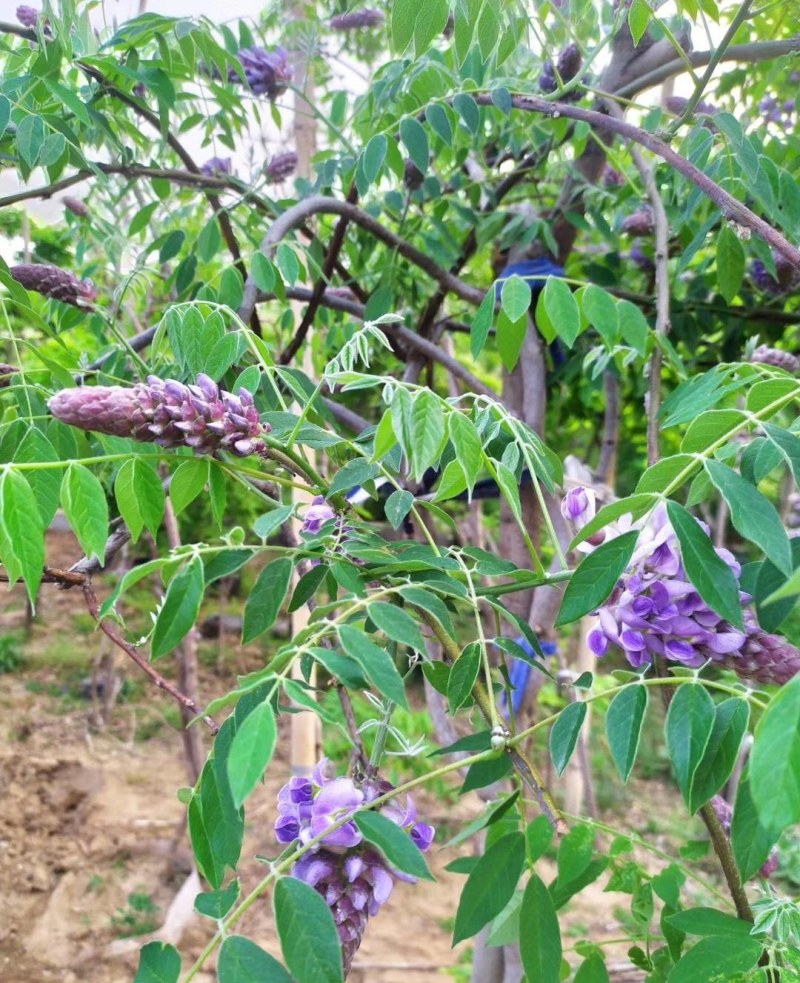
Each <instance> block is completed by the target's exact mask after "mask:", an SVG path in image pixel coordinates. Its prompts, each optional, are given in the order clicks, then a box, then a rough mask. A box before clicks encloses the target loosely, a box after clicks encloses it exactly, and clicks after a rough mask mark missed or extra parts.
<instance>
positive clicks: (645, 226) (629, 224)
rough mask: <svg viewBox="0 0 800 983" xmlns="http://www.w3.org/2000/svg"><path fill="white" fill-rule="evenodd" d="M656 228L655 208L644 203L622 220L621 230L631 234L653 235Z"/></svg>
mask: <svg viewBox="0 0 800 983" xmlns="http://www.w3.org/2000/svg"><path fill="white" fill-rule="evenodd" d="M654 230H655V220H654V218H653V209H652V208H651V207H650V206H649V205H643V206H642V207H641V208H639V209H637V211H635V212H632V213H631V214H630V215H628V216H626V217H625V218H624V219H623V220H622V225H621V226H620V231H621V232H622V233H623V234H624V235H629V236H651V235H652V234H653V232H654Z"/></svg>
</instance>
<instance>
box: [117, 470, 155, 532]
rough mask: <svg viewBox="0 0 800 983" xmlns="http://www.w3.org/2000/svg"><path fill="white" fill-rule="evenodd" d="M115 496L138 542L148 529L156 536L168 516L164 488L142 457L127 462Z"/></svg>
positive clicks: (121, 512) (119, 478)
mask: <svg viewBox="0 0 800 983" xmlns="http://www.w3.org/2000/svg"><path fill="white" fill-rule="evenodd" d="M114 496H115V497H116V499H117V506H118V508H119V512H120V515H121V516H122V518H123V519H124V520H125V525H126V526H127V527H128V529H129V530H130V533H131V539H132V541H133V542H134V543H135V542H136V540H137V539H138V538H139V536H140V535H141V532H142V529H144V528H145V527H147V529H148V530H149V531H150V532H151V533H153V534H154V535H155V533H156V531H157V529H158V527H159V526H160V525H161V519H162V518H163V516H164V489H163V487H162V485H161V479H160V478H159V477H158V475H157V474H156V472H155V471H154V470H153V469H152V468H151V467H148V466H147V464H145V462H144V461H142V460H141V459H140V458H138V457H133V458H131V459H130V460H128V461H126V462H125V463H124V464H123V465H122V467H121V468H120V469H119V471H118V472H117V477H116V480H115V481H114Z"/></svg>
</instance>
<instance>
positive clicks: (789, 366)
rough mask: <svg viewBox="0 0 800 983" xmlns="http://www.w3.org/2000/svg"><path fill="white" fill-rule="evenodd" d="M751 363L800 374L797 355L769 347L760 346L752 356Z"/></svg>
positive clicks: (799, 362)
mask: <svg viewBox="0 0 800 983" xmlns="http://www.w3.org/2000/svg"><path fill="white" fill-rule="evenodd" d="M750 361H751V362H757V363H760V364H761V365H772V366H774V367H775V368H776V369H784V370H785V371H786V372H791V373H792V374H795V375H796V374H797V373H798V372H800V359H799V358H797V356H796V355H792V353H791V352H785V351H783V350H782V349H780V348H769V347H768V346H767V345H759V346H758V348H756V350H755V351H754V352H753V354H752V355H751V356H750Z"/></svg>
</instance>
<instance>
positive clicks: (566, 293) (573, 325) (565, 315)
mask: <svg viewBox="0 0 800 983" xmlns="http://www.w3.org/2000/svg"><path fill="white" fill-rule="evenodd" d="M542 303H543V304H544V308H545V310H546V311H547V316H548V318H549V320H550V323H551V324H552V325H553V328H554V330H555V332H556V334H557V335H558V337H559V338H561V340H562V341H563V342H564V343H565V344H566V346H567V348H572V346H573V345H574V344H575V341H576V339H577V337H578V335H579V334H580V333H581V314H580V311H579V310H578V303H577V301H576V300H575V297H574V295H573V293H572V291H571V290H570V289H569V287H568V286H567V284H566V283H564V281H563V280H561V279H560V278H559V277H555V276H550V277H548V278H547V280H546V281H545V285H544V290H543V291H542Z"/></svg>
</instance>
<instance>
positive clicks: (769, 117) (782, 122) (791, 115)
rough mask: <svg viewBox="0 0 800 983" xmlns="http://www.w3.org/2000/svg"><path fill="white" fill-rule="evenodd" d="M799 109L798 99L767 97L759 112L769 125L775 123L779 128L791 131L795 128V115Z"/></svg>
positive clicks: (762, 102)
mask: <svg viewBox="0 0 800 983" xmlns="http://www.w3.org/2000/svg"><path fill="white" fill-rule="evenodd" d="M797 108H798V102H797V100H796V99H783V100H781V99H779V98H778V97H777V96H772V95H767V96H764V98H763V99H762V100H761V101H760V102H759V104H758V111H759V113H761V117H762V119H764V120H766V121H767V122H768V123H775V124H776V125H777V126H781V127H783V129H785V130H789V129H791V128H793V127H794V124H795V113H796V111H797Z"/></svg>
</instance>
